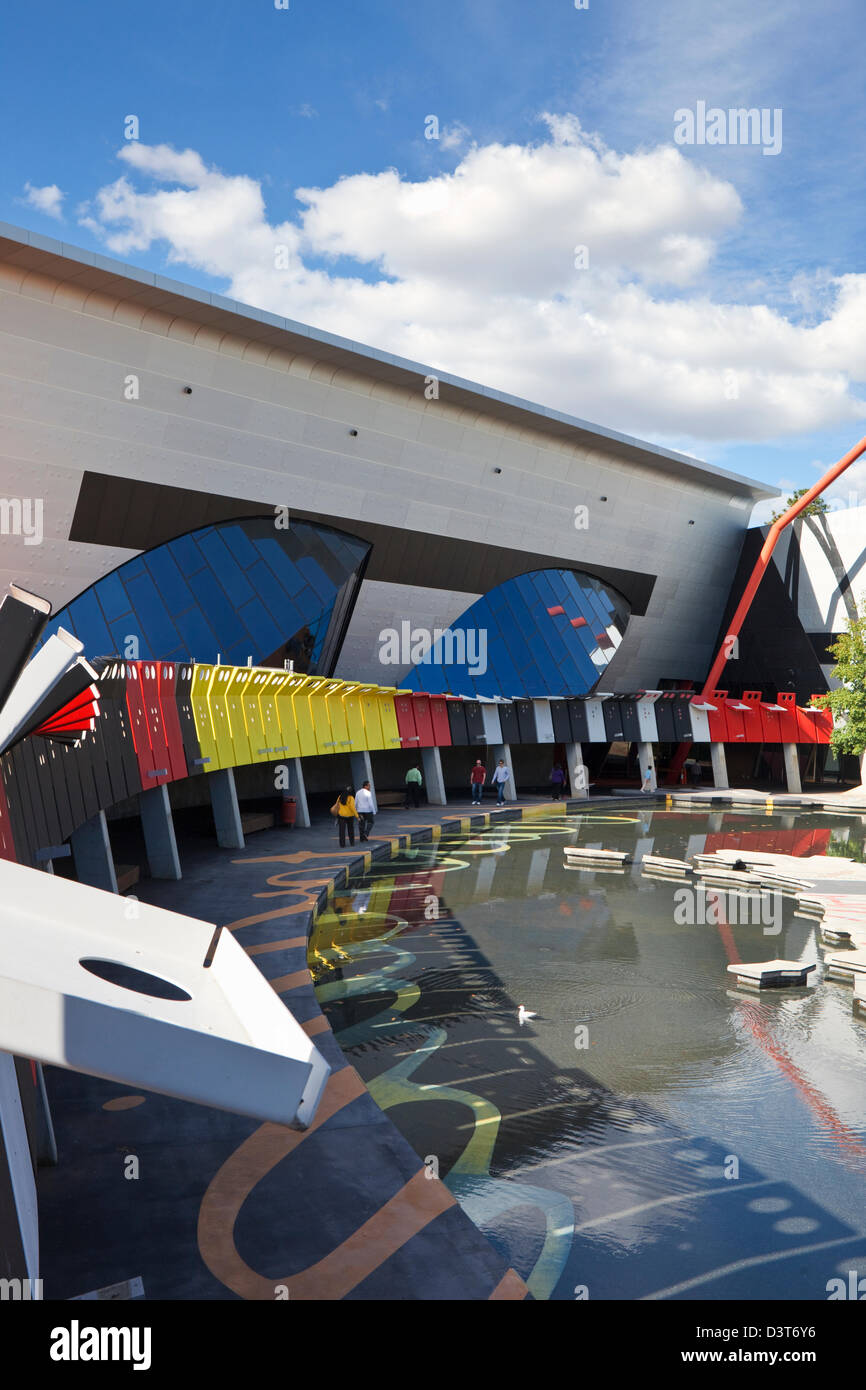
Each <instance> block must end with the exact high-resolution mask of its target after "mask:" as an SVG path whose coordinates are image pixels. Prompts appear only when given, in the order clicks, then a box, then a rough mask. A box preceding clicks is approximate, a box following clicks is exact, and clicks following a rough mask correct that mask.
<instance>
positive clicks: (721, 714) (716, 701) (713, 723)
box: [707, 690, 742, 743]
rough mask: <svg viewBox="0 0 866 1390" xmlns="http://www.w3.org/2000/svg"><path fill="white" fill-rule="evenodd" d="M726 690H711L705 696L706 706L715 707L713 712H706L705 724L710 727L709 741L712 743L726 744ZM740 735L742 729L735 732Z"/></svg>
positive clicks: (727, 740) (727, 733)
mask: <svg viewBox="0 0 866 1390" xmlns="http://www.w3.org/2000/svg"><path fill="white" fill-rule="evenodd" d="M727 693H728V692H727V690H711V691H710V693H709V695H708V696H707V704H708V705H715V706H716V708H715V710H708V711H707V722H708V724H709V726H710V739H711V741H712V742H713V743H728V742H729V740H730V741H733V740H731V739H730V734H729V732H728V719H727V715H726V712H725V697H726V695H727ZM737 732H738V733H742V729H739V730H738V731H737Z"/></svg>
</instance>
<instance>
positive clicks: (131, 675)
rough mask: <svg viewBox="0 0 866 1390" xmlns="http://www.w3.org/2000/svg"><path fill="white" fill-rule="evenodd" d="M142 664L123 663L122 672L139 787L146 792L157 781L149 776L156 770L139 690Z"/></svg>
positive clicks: (136, 662) (133, 662)
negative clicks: (124, 680) (139, 778)
mask: <svg viewBox="0 0 866 1390" xmlns="http://www.w3.org/2000/svg"><path fill="white" fill-rule="evenodd" d="M143 664H144V663H143V662H140V661H127V662H125V663H124V671H125V674H126V708H127V709H128V710H129V727H130V729H131V731H132V745H133V747H134V749H135V756H136V759H137V760H138V771H139V775H140V776H141V785H142V787H143V788H144V789H145V790H146V789H147V788H148V787H155V786H156V783H157V779H156V778H155V777H153V776H152V775H151V774H152V773H153V772H154V770H155V768H156V763H155V762H154V761H153V749H152V747H151V744H150V736H149V735H148V732H147V715H146V714H145V709H144V694H143V692H142V688H141V669H140V668H141V666H142V665H143ZM164 766H165V764H164V763H160V767H164Z"/></svg>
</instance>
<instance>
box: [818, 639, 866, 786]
mask: <svg viewBox="0 0 866 1390" xmlns="http://www.w3.org/2000/svg"><path fill="white" fill-rule="evenodd" d="M846 627H847V631H846V632H843V633H842V635H841V637H838V638H837V639H836V641H835V642H834V643H833V645H832V647H830V648H829V652H830V655H831V656H832V658H833V661H834V663H835V664H834V666H833V670H832V672H831V675H832V676H833V677H834V678H835V679H836V680H837V681H839V682H840V683H841V684H840V686H839V689H838V690H831V691H830V693H829V695H822V696H821V698H820V699H819V700H818V701H816V703H817V704H819V705H820V706H821V707H822V709H831V710H832V711H833V737H832V739H831V746H832V747H833V749H834V750H835V752H836V753H837V754H839V755H841V754H843V753H853V754H854V755H855V756H856V757H858V758H859V759H860V780H861V782H863V781H864V777H866V752H864V750H866V616H864V617H862V618H848V619H847V622H846Z"/></svg>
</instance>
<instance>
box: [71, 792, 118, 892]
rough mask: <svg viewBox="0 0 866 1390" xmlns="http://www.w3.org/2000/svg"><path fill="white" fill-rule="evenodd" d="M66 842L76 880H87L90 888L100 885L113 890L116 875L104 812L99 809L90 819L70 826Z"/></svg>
mask: <svg viewBox="0 0 866 1390" xmlns="http://www.w3.org/2000/svg"><path fill="white" fill-rule="evenodd" d="M69 843H70V844H71V845H72V858H73V859H74V861H75V872H76V874H77V875H78V882H79V883H86V884H87V885H88V887H90V888H102V889H103V890H104V892H106V893H116V892H117V876H116V875H115V872H114V860H113V859H112V857H111V841H110V840H109V838H108V823H107V822H106V819H105V812H104V811H99V812H98V814H97V815H95V816H94V817H93V819H92V820H89V821H85V823H84V825H80V826H79V827H78V829H77V830H73V832H72V834H71V835H70V837H69Z"/></svg>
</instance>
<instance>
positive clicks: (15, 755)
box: [9, 743, 52, 858]
mask: <svg viewBox="0 0 866 1390" xmlns="http://www.w3.org/2000/svg"><path fill="white" fill-rule="evenodd" d="M9 751H10V753H11V755H12V766H13V768H14V769H15V780H16V782H17V783H18V785H19V787H20V788H21V794H22V801H23V805H24V813H25V815H26V816H27V817H28V820H29V827H28V829H29V837H30V843H31V845H32V847H33V849H34V850H40V849H44V848H45V847H46V846H47V845H50V844H51V842H52V836H51V834H50V832H49V830H48V822H47V821H46V819H45V812H44V810H43V809H42V797H41V796H40V795H39V786H38V781H37V777H36V765H35V763H34V762H33V758H32V757H31V756H30V750H29V748H27V747H26V746H25V744H24V743H16V745H15V747H14V748H11V749H10V750H9ZM37 858H38V856H37Z"/></svg>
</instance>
